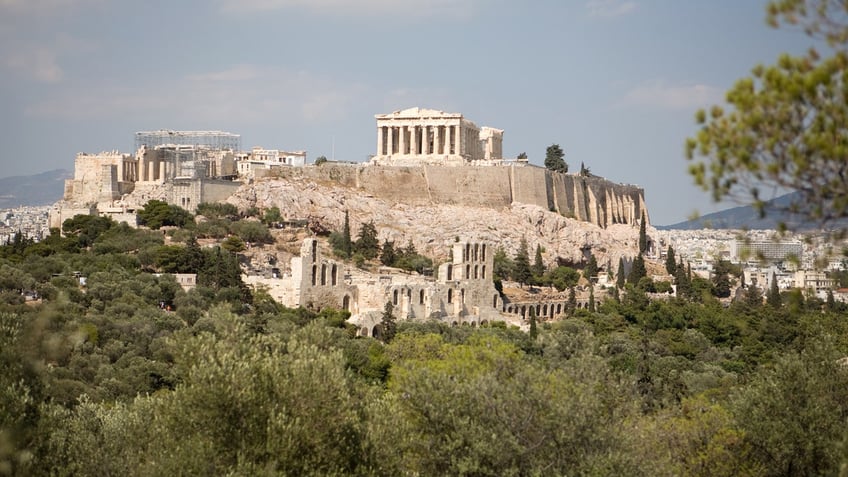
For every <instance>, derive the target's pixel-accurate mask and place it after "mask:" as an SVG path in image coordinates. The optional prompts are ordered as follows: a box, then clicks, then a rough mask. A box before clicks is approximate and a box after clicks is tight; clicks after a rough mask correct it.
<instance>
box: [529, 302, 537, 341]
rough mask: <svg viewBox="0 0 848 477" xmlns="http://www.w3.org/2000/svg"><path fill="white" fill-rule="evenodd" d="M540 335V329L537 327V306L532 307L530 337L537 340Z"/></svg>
mask: <svg viewBox="0 0 848 477" xmlns="http://www.w3.org/2000/svg"><path fill="white" fill-rule="evenodd" d="M538 336H539V330H538V329H537V328H536V309H535V307H532V306H531V307H530V339H531V340H534V341H535V340H536V338H537V337H538Z"/></svg>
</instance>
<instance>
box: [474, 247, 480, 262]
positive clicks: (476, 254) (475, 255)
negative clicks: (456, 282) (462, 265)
mask: <svg viewBox="0 0 848 477" xmlns="http://www.w3.org/2000/svg"><path fill="white" fill-rule="evenodd" d="M478 252H480V244H479V243H475V244H474V261H475V262H476V261H477V257H478V256H479V254H478Z"/></svg>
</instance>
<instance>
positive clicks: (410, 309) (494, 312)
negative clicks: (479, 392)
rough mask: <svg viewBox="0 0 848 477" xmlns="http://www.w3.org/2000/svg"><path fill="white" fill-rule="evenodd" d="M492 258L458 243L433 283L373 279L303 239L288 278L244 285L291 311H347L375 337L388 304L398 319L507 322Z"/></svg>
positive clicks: (485, 248)
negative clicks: (258, 288)
mask: <svg viewBox="0 0 848 477" xmlns="http://www.w3.org/2000/svg"><path fill="white" fill-rule="evenodd" d="M493 255H494V250H493V249H492V247H491V246H490V245H488V244H485V243H470V242H457V243H455V244H454V245H453V248H452V250H451V256H450V258H451V260H450V261H449V262H447V263H443V264H442V265H441V266H439V270H438V274H437V278H433V277H427V276H422V275H419V274H415V273H406V272H403V271H401V270H396V269H386V268H383V269H381V270H380V272H379V273H376V274H374V273H369V272H366V271H363V270H359V269H356V268H353V267H351V266H350V265H348V264H346V263H344V262H340V261H337V260H335V259H332V258H329V257H326V256H324V254H323V253H322V252H321V249H320V247H319V243H318V240H316V239H306V240H304V242H303V245H302V246H301V251H300V256H299V257H294V258H292V260H291V272H290V273H288V274H286V275H285V276H283V277H281V278H262V277H255V276H252V277H247V279H246V281H247V282H248V283H250V284H253V285H259V284H261V285H263V286H266V287H267V288H268V290H269V293H271V296H272V297H274V298H275V299H276V300H277V301H279V302H280V303H282V304H283V305H285V306H288V307H291V308H296V307H299V306H304V307H307V308H312V309H320V308H324V307H332V308H338V309H343V310H347V311H349V312H350V313H351V318H350V320H349V321H350V322H351V323H353V324H355V325H356V326H357V327H358V328H359V334H360V335H363V336H375V335H377V336H379V324H380V321H381V319H382V314H383V310H384V307H385V305H386V303H387V302H390V303H392V306H393V307H394V316H395V317H396V318H397V319H399V320H404V319H409V320H422V321H423V320H429V319H435V320H440V321H444V322H446V323H449V324H451V325H459V324H471V325H475V326H476V325H482V324H486V323H489V322H492V321H505V320H507V319H508V318H510V316H508V315H504V314H502V313H501V312H500V310H502V309H503V302H502V300H501V297H500V295H499V294H498V292H497V290H495V287H494V282H493V279H492V266H493V263H494V260H493ZM512 318H513V319H514V318H515V317H514V316H513V317H512Z"/></svg>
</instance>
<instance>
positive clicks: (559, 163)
mask: <svg viewBox="0 0 848 477" xmlns="http://www.w3.org/2000/svg"><path fill="white" fill-rule="evenodd" d="M564 157H565V153H564V152H562V148H561V147H559V144H551V145H550V146H548V149H547V150H546V151H545V167H546V168H547V169H550V170H552V171H556V172H563V173H565V172H568V164H566V162H565V159H563V158H564Z"/></svg>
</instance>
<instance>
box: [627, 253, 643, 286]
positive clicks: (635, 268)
mask: <svg viewBox="0 0 848 477" xmlns="http://www.w3.org/2000/svg"><path fill="white" fill-rule="evenodd" d="M647 275H648V271H647V270H646V269H645V259H644V258H642V254H641V253H640V254H639V255H637V256H636V258H634V259H633V265H632V266H631V267H630V275H628V276H627V283H632V284H634V285H636V284H638V283H639V280H641V279H642V277H645V276H647Z"/></svg>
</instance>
